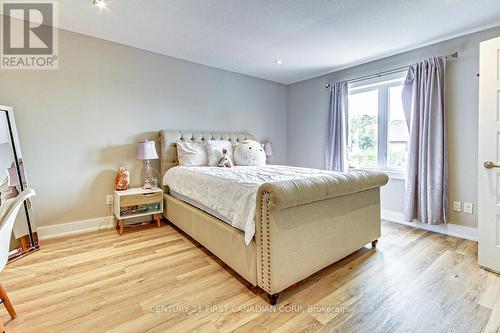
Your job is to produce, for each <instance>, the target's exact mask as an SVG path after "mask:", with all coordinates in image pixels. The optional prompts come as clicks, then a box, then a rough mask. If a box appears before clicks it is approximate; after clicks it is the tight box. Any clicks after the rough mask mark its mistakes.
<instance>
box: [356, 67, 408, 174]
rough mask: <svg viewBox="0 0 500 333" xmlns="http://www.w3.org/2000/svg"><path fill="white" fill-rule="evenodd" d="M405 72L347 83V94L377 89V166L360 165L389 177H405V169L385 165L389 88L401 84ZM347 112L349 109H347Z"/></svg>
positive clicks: (387, 138)
mask: <svg viewBox="0 0 500 333" xmlns="http://www.w3.org/2000/svg"><path fill="white" fill-rule="evenodd" d="M405 77H406V72H404V73H395V74H391V75H387V76H384V77H380V78H375V79H369V80H363V81H358V82H355V83H350V84H349V91H348V94H349V95H351V94H355V93H362V92H367V91H371V90H375V89H378V118H377V167H367V166H362V167H363V168H366V169H376V170H380V171H383V172H385V173H386V174H388V175H389V177H390V178H394V179H405V178H406V170H402V169H396V168H389V167H388V166H387V152H388V146H389V137H388V124H389V112H390V110H389V88H391V87H396V86H399V85H402V84H403V83H404V81H405ZM348 112H349V110H348Z"/></svg>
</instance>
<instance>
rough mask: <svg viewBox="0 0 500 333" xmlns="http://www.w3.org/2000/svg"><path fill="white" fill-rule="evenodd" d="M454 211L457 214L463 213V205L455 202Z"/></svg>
mask: <svg viewBox="0 0 500 333" xmlns="http://www.w3.org/2000/svg"><path fill="white" fill-rule="evenodd" d="M453 210H454V211H455V212H461V211H462V203H461V202H460V201H453Z"/></svg>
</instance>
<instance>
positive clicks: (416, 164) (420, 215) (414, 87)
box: [402, 57, 448, 224]
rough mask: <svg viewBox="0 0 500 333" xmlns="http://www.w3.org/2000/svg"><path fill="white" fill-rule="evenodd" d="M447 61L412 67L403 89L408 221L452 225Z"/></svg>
mask: <svg viewBox="0 0 500 333" xmlns="http://www.w3.org/2000/svg"><path fill="white" fill-rule="evenodd" d="M445 73H446V57H435V58H430V59H428V60H425V61H422V62H419V63H417V64H414V65H411V66H410V68H409V70H408V74H407V77H406V81H405V83H404V87H403V94H402V98H403V108H404V112H405V117H406V122H407V125H408V129H409V132H410V140H409V147H408V149H409V152H408V167H407V171H408V174H407V179H406V193H405V204H404V207H405V220H406V221H412V220H413V219H418V220H419V221H420V222H423V223H428V224H440V223H447V221H448V146H447V128H446V114H445Z"/></svg>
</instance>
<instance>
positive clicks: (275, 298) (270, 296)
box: [267, 294, 279, 305]
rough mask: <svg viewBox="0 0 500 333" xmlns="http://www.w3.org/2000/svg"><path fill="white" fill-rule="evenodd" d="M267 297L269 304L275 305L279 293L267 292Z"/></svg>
mask: <svg viewBox="0 0 500 333" xmlns="http://www.w3.org/2000/svg"><path fill="white" fill-rule="evenodd" d="M267 297H268V298H269V304H271V305H276V303H278V297H279V294H273V295H271V294H267Z"/></svg>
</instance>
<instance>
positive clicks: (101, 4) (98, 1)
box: [93, 0, 108, 10]
mask: <svg viewBox="0 0 500 333" xmlns="http://www.w3.org/2000/svg"><path fill="white" fill-rule="evenodd" d="M93 4H94V6H96V7H97V8H99V9H101V10H102V9H106V8H107V7H108V3H107V2H106V1H105V0H94V2H93Z"/></svg>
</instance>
